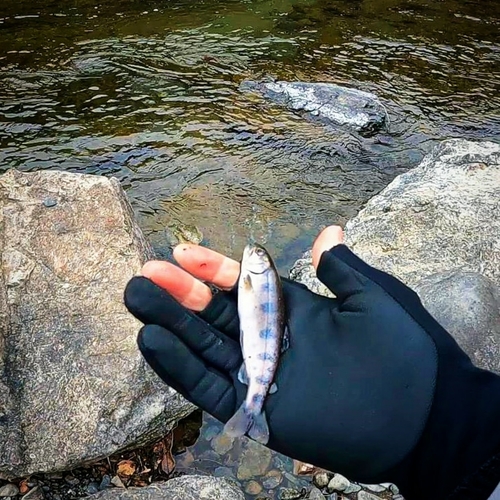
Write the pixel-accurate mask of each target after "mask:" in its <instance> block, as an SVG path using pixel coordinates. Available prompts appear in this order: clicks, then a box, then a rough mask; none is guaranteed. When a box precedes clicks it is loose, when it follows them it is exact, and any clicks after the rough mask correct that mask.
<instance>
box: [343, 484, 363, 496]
mask: <svg viewBox="0 0 500 500" xmlns="http://www.w3.org/2000/svg"><path fill="white" fill-rule="evenodd" d="M360 490H361V486H360V485H359V484H356V483H351V484H350V485H349V486H348V487H347V488H346V489H345V490H344V493H346V494H349V493H357V492H358V491H360Z"/></svg>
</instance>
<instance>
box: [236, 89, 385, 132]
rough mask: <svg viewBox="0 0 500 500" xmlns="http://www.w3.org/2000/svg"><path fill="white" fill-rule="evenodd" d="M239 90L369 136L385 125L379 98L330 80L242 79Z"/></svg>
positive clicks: (383, 112) (382, 107)
mask: <svg viewBox="0 0 500 500" xmlns="http://www.w3.org/2000/svg"><path fill="white" fill-rule="evenodd" d="M240 88H241V90H255V91H258V92H261V93H262V94H263V95H264V97H266V98H268V99H270V100H272V101H274V102H276V103H278V104H282V105H284V106H286V107H288V108H289V109H291V110H293V111H304V112H306V113H307V114H308V115H309V116H311V117H314V118H317V119H320V120H321V121H323V122H326V123H330V124H333V125H338V126H346V127H349V128H352V129H354V130H356V131H357V132H359V133H360V134H363V135H371V134H373V133H375V132H377V131H378V130H380V129H382V128H384V127H386V126H387V124H388V115H387V111H386V109H385V107H384V106H383V104H382V103H381V102H380V100H379V99H378V97H377V96H376V95H374V94H371V93H369V92H364V91H362V90H357V89H352V88H347V87H341V86H339V85H335V84H333V83H304V82H253V81H245V82H243V83H242V84H241V86H240Z"/></svg>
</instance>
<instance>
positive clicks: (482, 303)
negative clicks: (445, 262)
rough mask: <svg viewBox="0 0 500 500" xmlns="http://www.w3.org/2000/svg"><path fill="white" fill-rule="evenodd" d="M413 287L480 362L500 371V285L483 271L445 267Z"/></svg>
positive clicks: (437, 317) (486, 366)
mask: <svg viewBox="0 0 500 500" xmlns="http://www.w3.org/2000/svg"><path fill="white" fill-rule="evenodd" d="M414 290H415V291H416V292H417V293H418V294H419V296H420V298H421V300H422V303H423V304H424V306H425V307H426V308H427V310H428V311H429V312H430V313H431V314H432V315H433V316H434V317H435V318H436V319H437V320H438V321H439V322H440V323H441V325H442V326H443V327H444V328H445V329H446V330H447V331H449V332H450V333H451V334H452V335H453V336H454V337H455V338H456V340H457V342H458V343H459V344H460V346H461V347H462V349H463V350H464V351H465V352H466V353H467V354H468V355H469V356H470V357H471V359H473V360H474V363H475V364H476V365H477V366H481V367H482V368H486V369H487V370H492V371H496V372H498V373H500V288H499V287H498V286H496V285H495V284H494V283H493V282H492V281H491V280H490V279H488V278H486V277H485V276H483V275H482V274H479V273H472V272H464V271H456V270H452V271H444V272H442V273H435V274H431V275H430V276H426V277H425V278H423V279H422V280H421V281H419V282H418V283H417V284H416V285H415V286H414Z"/></svg>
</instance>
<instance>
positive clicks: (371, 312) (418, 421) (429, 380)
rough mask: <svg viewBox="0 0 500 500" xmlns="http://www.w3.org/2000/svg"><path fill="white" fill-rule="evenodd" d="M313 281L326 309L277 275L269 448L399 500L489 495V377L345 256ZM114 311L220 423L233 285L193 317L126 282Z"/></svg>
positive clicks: (236, 361)
mask: <svg viewBox="0 0 500 500" xmlns="http://www.w3.org/2000/svg"><path fill="white" fill-rule="evenodd" d="M317 275H318V278H319V279H320V280H321V281H322V282H323V283H324V284H325V285H326V286H328V287H329V289H330V290H331V291H332V292H333V293H334V294H335V295H336V297H337V298H336V299H331V298H326V297H322V296H319V295H316V294H314V293H312V292H310V291H309V290H308V289H307V288H306V287H304V286H303V285H300V284H298V283H295V282H292V281H290V280H288V279H283V287H284V295H285V302H286V313H287V318H288V327H289V332H290V347H289V349H288V350H287V351H285V352H284V353H283V355H282V357H281V360H280V365H279V369H278V371H277V376H276V378H275V381H276V383H277V386H278V391H277V392H276V393H275V394H272V395H268V397H267V399H266V403H265V407H264V408H265V411H266V414H267V419H268V423H269V429H270V440H269V443H268V446H269V447H270V448H272V449H274V450H277V451H279V452H281V453H283V454H285V455H287V456H290V457H292V458H296V459H299V460H302V461H305V462H308V463H312V464H314V465H316V466H319V467H323V468H326V469H328V470H330V471H333V472H339V473H341V474H344V475H346V476H347V477H349V478H350V479H352V480H357V481H362V482H367V483H378V482H394V483H395V484H397V485H398V486H399V488H400V490H401V493H402V494H403V495H404V496H405V497H406V498H407V499H408V500H413V499H415V500H417V499H418V500H422V499H423V498H425V499H427V500H434V499H436V500H437V499H439V500H443V499H445V498H468V499H478V500H479V499H486V498H487V497H488V495H489V494H490V493H491V492H492V491H493V489H494V488H495V486H496V485H497V484H498V482H499V481H500V467H499V466H498V463H497V461H498V460H497V459H494V458H493V457H494V456H495V455H496V454H498V453H500V432H499V426H500V377H498V376H497V375H495V374H493V373H491V372H487V371H484V370H480V369H478V368H476V367H475V366H473V364H472V363H471V361H470V359H469V358H468V357H467V355H466V354H465V353H464V352H463V351H462V349H460V347H459V346H458V345H457V343H456V342H455V340H454V339H453V338H452V337H451V336H450V335H449V334H448V333H447V332H446V331H445V330H444V329H443V328H442V327H441V326H440V325H439V324H438V323H437V322H436V321H435V320H434V319H433V318H432V316H430V314H429V313H428V312H427V311H426V310H425V309H424V307H423V306H422V304H421V302H420V300H419V298H418V296H417V295H416V294H415V293H414V292H413V291H412V290H410V289H409V288H408V287H406V286H405V285H404V284H402V283H401V282H400V281H398V280H397V279H396V278H394V277H392V276H390V275H388V274H386V273H383V272H381V271H379V270H376V269H374V268H372V267H370V266H369V265H367V264H366V263H365V262H363V261H362V260H361V259H359V258H358V257H357V256H355V255H354V254H353V253H352V252H351V251H350V250H349V249H348V248H347V247H346V246H344V245H338V246H336V247H334V248H333V249H332V250H330V251H328V252H324V253H323V255H322V257H321V260H320V264H319V266H318V270H317ZM125 303H126V305H127V307H128V309H129V310H130V311H131V312H132V313H133V314H134V315H135V316H136V317H137V318H138V319H139V320H140V321H142V322H143V323H144V324H145V326H144V327H143V328H142V329H141V331H140V333H139V337H138V344H139V348H140V350H141V352H142V353H143V355H144V357H145V359H146V360H147V362H148V363H149V364H150V366H151V367H152V368H153V369H154V370H155V371H156V373H157V374H158V375H159V376H160V377H161V378H162V379H163V380H164V381H165V382H166V383H167V384H168V385H170V386H171V387H173V388H174V389H176V390H177V391H178V392H180V393H181V394H182V395H183V396H184V397H185V398H186V399H188V400H189V401H191V402H193V403H194V404H196V405H197V406H199V407H200V408H202V409H203V410H205V411H207V412H208V413H210V414H211V415H213V416H214V417H215V418H217V419H218V420H220V421H222V422H226V421H227V420H228V419H229V418H230V417H231V416H232V415H233V414H234V412H235V411H236V410H237V409H238V407H239V406H240V404H241V402H242V400H243V398H244V397H245V394H246V390H247V386H245V385H243V384H241V383H240V382H239V381H238V379H237V374H238V369H239V367H240V365H241V362H242V358H241V351H240V347H239V330H238V316H237V309H236V287H235V288H234V289H233V290H232V291H231V292H219V293H217V294H216V295H215V296H214V298H213V299H212V301H211V303H210V304H209V305H208V307H207V308H206V309H205V310H204V311H203V312H201V313H199V314H195V313H192V312H190V311H188V310H187V309H185V308H184V307H182V306H181V305H180V304H179V303H178V302H177V301H176V300H175V299H173V298H172V297H171V296H170V295H169V294H168V293H167V292H165V291H164V290H163V289H161V288H159V287H158V286H156V285H155V284H153V283H152V282H151V281H149V280H148V279H146V278H142V277H137V278H133V279H132V280H131V281H130V282H129V284H128V286H127V289H126V292H125ZM488 461H489V463H488V464H486V462H488ZM480 468H482V470H481V471H480V473H479V474H477V473H478V471H479V469H480ZM460 484H465V485H466V486H464V489H463V490H462V494H459V493H458V490H456V488H457V487H458V485H460ZM474 488H477V489H476V493H475V494H474V493H472V491H474ZM453 491H455V494H454V496H451V495H452V493H453ZM463 492H465V493H463ZM477 492H480V493H477Z"/></svg>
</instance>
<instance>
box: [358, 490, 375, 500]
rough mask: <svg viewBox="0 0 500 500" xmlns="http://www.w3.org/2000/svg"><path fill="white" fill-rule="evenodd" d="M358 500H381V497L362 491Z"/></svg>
mask: <svg viewBox="0 0 500 500" xmlns="http://www.w3.org/2000/svg"><path fill="white" fill-rule="evenodd" d="M358 500H380V497H379V496H377V495H374V494H373V493H368V492H367V491H360V492H359V493H358Z"/></svg>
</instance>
